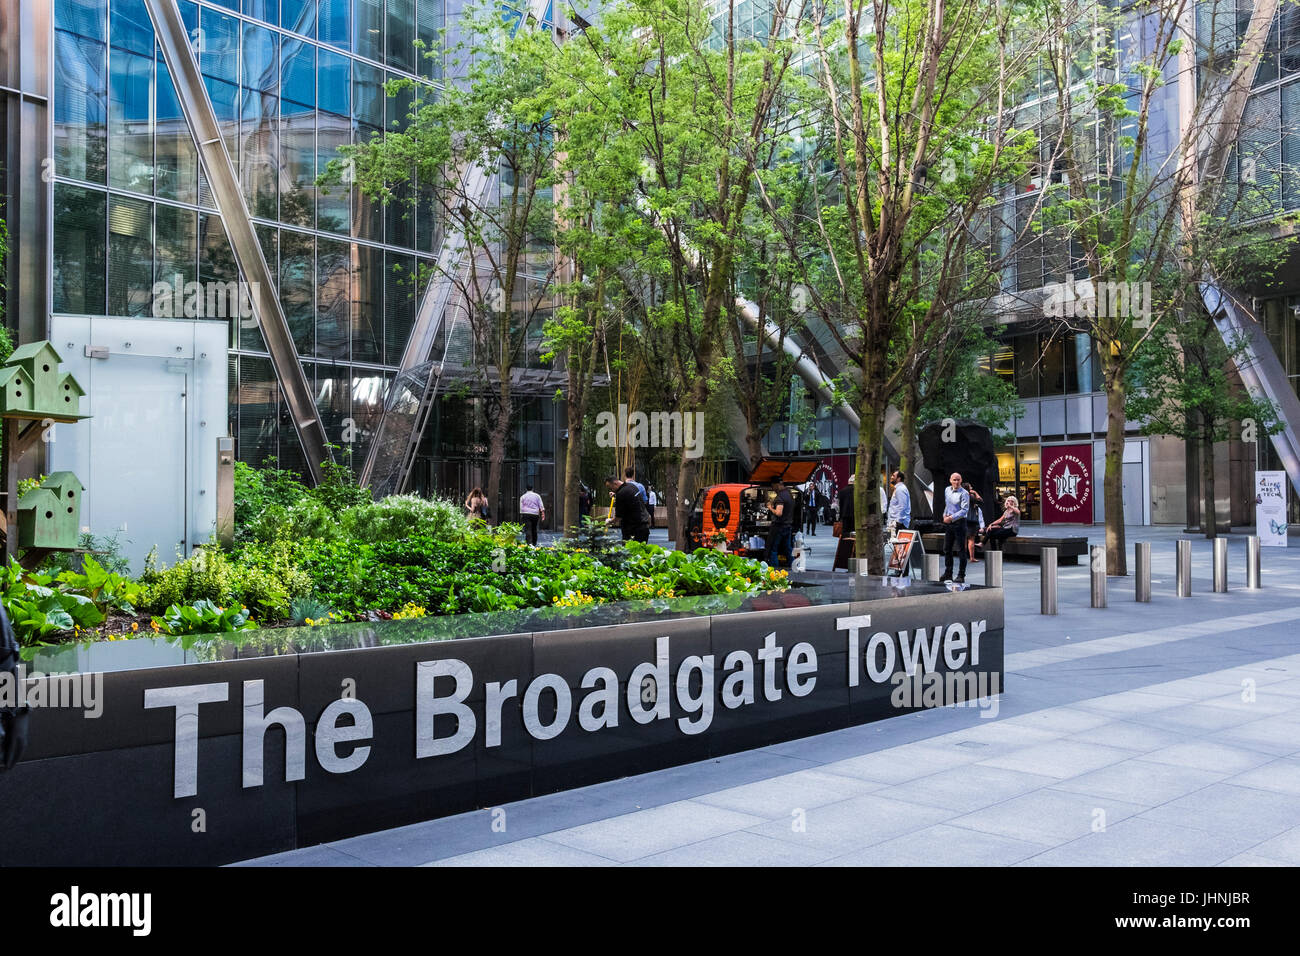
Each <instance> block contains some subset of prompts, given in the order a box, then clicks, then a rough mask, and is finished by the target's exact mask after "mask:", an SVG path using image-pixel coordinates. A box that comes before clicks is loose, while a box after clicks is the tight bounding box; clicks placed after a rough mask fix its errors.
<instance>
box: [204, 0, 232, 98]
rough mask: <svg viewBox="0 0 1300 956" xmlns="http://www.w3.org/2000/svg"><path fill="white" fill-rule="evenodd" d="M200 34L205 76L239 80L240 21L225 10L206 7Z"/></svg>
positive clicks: (229, 80)
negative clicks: (220, 10)
mask: <svg viewBox="0 0 1300 956" xmlns="http://www.w3.org/2000/svg"><path fill="white" fill-rule="evenodd" d="M200 27H201V30H200V32H199V35H198V37H196V39H197V41H198V48H199V66H200V68H201V69H202V70H203V74H204V76H210V77H213V78H214V79H218V80H226V81H228V82H230V83H238V82H239V21H238V20H236V19H235V18H234V17H231V16H227V15H226V14H224V13H217V12H216V11H214V10H204V11H203V13H202V15H201V19H200Z"/></svg>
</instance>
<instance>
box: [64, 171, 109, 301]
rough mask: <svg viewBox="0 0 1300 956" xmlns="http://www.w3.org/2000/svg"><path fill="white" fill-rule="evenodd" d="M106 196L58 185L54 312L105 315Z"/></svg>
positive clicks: (76, 187) (88, 190)
mask: <svg viewBox="0 0 1300 956" xmlns="http://www.w3.org/2000/svg"><path fill="white" fill-rule="evenodd" d="M104 213H105V196H104V194H103V193H101V192H97V191H95V190H93V189H83V188H82V187H80V186H69V185H67V184H65V183H56V184H55V186H54V264H53V269H52V272H53V287H54V311H55V312H65V313H73V314H77V315H103V314H104V260H105V255H104V251H105V250H104V228H105V226H104V223H105V219H104Z"/></svg>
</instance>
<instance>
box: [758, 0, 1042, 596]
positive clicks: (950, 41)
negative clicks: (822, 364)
mask: <svg viewBox="0 0 1300 956" xmlns="http://www.w3.org/2000/svg"><path fill="white" fill-rule="evenodd" d="M827 14H828V11H826V10H825V9H824V8H820V7H818V8H815V9H813V10H812V11H811V12H810V15H809V17H808V19H807V22H806V23H804V24H803V25H802V27H803V29H802V35H803V36H804V38H805V41H806V43H807V44H808V45H809V46H810V47H811V48H812V49H813V50H814V51H815V55H816V77H817V78H816V83H815V84H810V85H809V86H808V87H807V90H806V97H807V105H806V108H807V109H808V111H809V114H810V116H811V119H810V125H811V126H812V127H813V128H815V129H816V130H818V131H819V132H818V135H817V149H818V153H817V159H818V160H820V161H821V162H822V163H824V165H825V166H827V167H829V172H827V173H825V174H823V175H821V176H820V178H821V180H822V181H821V182H820V183H819V184H818V186H817V200H816V204H815V208H814V209H813V210H811V211H806V210H800V209H797V208H790V207H788V206H782V205H781V204H780V203H779V202H778V200H777V198H776V197H774V196H773V195H772V194H771V193H770V192H769V191H767V190H766V189H765V188H764V190H763V198H764V206H765V208H766V210H767V212H768V215H769V216H770V217H771V221H772V222H773V225H774V228H775V229H776V230H777V231H778V232H779V233H780V234H781V235H782V236H783V238H784V239H785V241H786V243H787V245H788V246H789V248H790V250H791V253H792V258H794V259H795V260H796V261H798V262H799V263H800V264H801V269H802V271H803V279H804V283H805V284H806V286H807V287H808V289H809V291H810V293H811V298H812V305H813V307H814V309H815V310H816V312H817V313H818V314H819V316H820V318H821V319H822V320H823V321H824V322H825V323H826V325H827V327H828V328H829V329H830V330H831V333H832V336H833V338H834V341H835V343H836V345H837V346H838V348H839V349H840V350H841V351H842V352H843V353H844V355H845V356H847V357H848V359H849V360H850V361H851V362H852V365H853V369H854V371H855V372H856V376H855V378H856V380H855V381H854V380H847V381H845V382H844V390H845V392H846V394H847V395H848V396H849V398H850V399H851V400H852V401H853V403H854V404H855V406H856V408H857V410H858V412H859V416H860V419H861V426H860V428H859V431H858V450H857V465H856V472H857V476H858V480H857V481H856V483H855V489H856V491H855V494H856V500H855V514H856V516H857V523H858V527H857V528H856V529H855V531H856V536H857V550H858V555H859V557H864V558H865V559H866V560H867V562H868V567H869V568H870V570H871V571H872V573H881V572H882V571H883V565H884V558H883V547H882V544H883V539H882V517H883V516H882V514H881V511H880V482H881V478H882V472H883V441H884V437H885V418H886V410H887V408H888V407H889V405H890V403H891V402H893V401H894V400H895V399H896V398H897V397H898V396H899V395H900V394H901V393H903V392H904V390H905V388H906V387H907V384H908V382H909V381H911V380H912V379H913V378H914V377H915V376H916V375H917V374H918V373H919V371H920V370H921V369H924V368H926V367H927V366H928V364H929V362H928V361H927V359H926V356H927V355H928V354H930V353H931V352H932V351H934V350H942V349H943V348H944V346H943V343H944V341H945V337H946V335H947V332H946V330H947V329H948V327H949V326H950V323H951V318H952V310H953V309H954V308H955V307H956V306H958V305H959V304H961V303H972V302H980V301H981V300H986V299H987V297H988V296H989V295H990V294H991V293H992V291H993V289H994V288H995V287H996V286H995V284H994V283H993V281H992V280H993V278H994V277H995V275H996V268H997V264H998V259H997V257H995V256H988V255H985V254H983V253H981V251H980V249H979V243H978V237H977V234H978V233H979V227H980V222H981V219H982V218H987V213H988V208H987V206H988V201H989V200H990V199H991V197H992V196H993V195H994V194H995V192H996V191H997V189H999V188H1000V187H1002V186H1004V185H1005V184H1006V183H1008V182H1011V181H1014V179H1015V178H1016V177H1017V176H1019V175H1020V173H1021V171H1022V169H1023V167H1024V164H1025V154H1026V152H1027V151H1028V149H1030V148H1031V147H1032V146H1033V137H1032V136H1031V135H1026V134H1024V133H1023V132H1022V131H1017V130H1015V129H1013V128H1012V127H1011V125H1010V123H1009V121H1008V119H1009V118H1008V116H1007V114H1006V111H1005V109H1004V107H1005V104H1006V101H1007V99H1008V98H1009V97H1011V96H1014V95H1015V93H1016V91H1017V90H1018V88H1019V86H1020V84H1021V81H1022V79H1023V76H1024V74H1025V65H1026V63H1027V62H1028V60H1029V57H1028V55H1027V54H1026V53H1025V52H1023V50H1022V51H1021V52H1017V48H1013V45H1012V42H1011V35H1012V32H1013V30H1014V28H1016V27H1018V26H1019V27H1024V28H1025V29H1026V30H1029V29H1030V26H1029V21H1028V19H1027V18H1026V17H1025V15H1024V11H1023V10H1022V9H1021V8H1020V7H1019V6H1017V5H1014V4H1003V3H1000V2H994V0H989V2H985V0H969V2H957V3H949V2H948V0H904V2H902V3H897V4H887V3H885V2H883V0H875V2H873V3H871V4H868V3H866V2H865V0H849V2H847V3H846V5H845V9H844V14H843V16H842V17H840V18H839V19H838V20H836V21H835V22H834V23H829V22H828V16H827ZM1020 47H1022V48H1024V49H1032V48H1033V43H1032V42H1028V43H1021V44H1020ZM864 58H865V59H866V62H865V63H864ZM819 168H820V165H818V166H815V167H814V173H816V170H817V169H819ZM813 243H815V244H816V245H817V246H818V247H819V248H818V250H817V254H815V255H805V254H804V252H805V250H806V248H807V246H808V245H810V244H813ZM914 417H915V416H913V418H914Z"/></svg>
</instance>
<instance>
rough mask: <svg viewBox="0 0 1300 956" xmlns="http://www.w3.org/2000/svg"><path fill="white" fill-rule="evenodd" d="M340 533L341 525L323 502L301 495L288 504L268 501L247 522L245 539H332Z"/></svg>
mask: <svg viewBox="0 0 1300 956" xmlns="http://www.w3.org/2000/svg"><path fill="white" fill-rule="evenodd" d="M342 535H343V528H342V526H341V525H340V524H339V521H338V519H337V518H335V517H334V514H333V513H332V512H331V511H330V510H329V509H328V508H327V507H325V505H323V504H321V503H320V502H319V501H317V500H316V499H314V498H303V499H302V500H300V501H297V502H295V503H294V504H292V505H289V506H288V507H287V508H286V507H285V506H284V505H280V504H269V505H267V506H266V507H265V508H264V509H262V513H261V514H259V515H258V516H257V517H256V518H254V519H253V520H252V521H251V522H249V524H248V527H247V528H246V533H245V535H244V540H246V541H255V542H261V543H262V544H270V543H272V542H275V541H303V540H307V539H309V538H318V539H320V540H322V541H332V540H334V539H335V538H339V537H341V536H342Z"/></svg>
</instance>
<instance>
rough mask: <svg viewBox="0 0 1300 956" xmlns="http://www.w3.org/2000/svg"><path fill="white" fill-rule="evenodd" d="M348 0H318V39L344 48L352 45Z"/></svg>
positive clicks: (349, 4) (341, 48)
mask: <svg viewBox="0 0 1300 956" xmlns="http://www.w3.org/2000/svg"><path fill="white" fill-rule="evenodd" d="M351 6H352V5H351V3H350V0H320V34H319V35H320V41H321V42H322V43H328V44H329V45H330V46H336V47H338V48H339V49H340V50H346V49H348V48H349V47H350V46H351V45H352V18H351V16H350V13H351Z"/></svg>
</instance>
